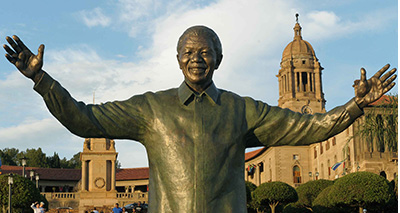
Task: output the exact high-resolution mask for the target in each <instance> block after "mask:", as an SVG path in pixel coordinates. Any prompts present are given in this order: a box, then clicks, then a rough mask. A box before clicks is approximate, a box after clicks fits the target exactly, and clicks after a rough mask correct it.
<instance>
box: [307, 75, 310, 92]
mask: <svg viewBox="0 0 400 213" xmlns="http://www.w3.org/2000/svg"><path fill="white" fill-rule="evenodd" d="M310 75H311V73H307V82H308V85H307V86H308V87H307V91H309V92H311V76H310Z"/></svg>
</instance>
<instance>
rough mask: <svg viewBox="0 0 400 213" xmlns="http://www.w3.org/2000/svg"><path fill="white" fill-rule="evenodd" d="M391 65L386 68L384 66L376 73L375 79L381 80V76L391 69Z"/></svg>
mask: <svg viewBox="0 0 400 213" xmlns="http://www.w3.org/2000/svg"><path fill="white" fill-rule="evenodd" d="M389 67H390V64H386V65H385V66H383V67H382V68H381V69H380V70H379V71H378V72H376V73H375V75H374V77H375V78H380V77H381V75H382V74H383V73H384V72H386V70H387V69H389Z"/></svg>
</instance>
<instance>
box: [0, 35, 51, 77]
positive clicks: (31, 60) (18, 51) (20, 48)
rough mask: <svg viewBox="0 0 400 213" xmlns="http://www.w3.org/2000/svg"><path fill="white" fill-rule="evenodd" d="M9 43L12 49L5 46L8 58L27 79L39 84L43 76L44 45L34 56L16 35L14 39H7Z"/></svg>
mask: <svg viewBox="0 0 400 213" xmlns="http://www.w3.org/2000/svg"><path fill="white" fill-rule="evenodd" d="M6 40H7V42H8V43H9V44H10V46H11V47H12V48H10V47H9V46H8V45H6V44H4V45H3V48H4V49H5V50H6V52H7V53H6V58H7V59H8V61H10V62H11V63H12V64H14V65H15V67H17V69H18V70H19V71H20V72H21V73H22V74H23V75H24V76H26V77H28V78H30V79H32V80H33V81H34V82H37V81H38V80H39V79H40V77H41V76H42V73H43V70H42V66H43V54H44V45H43V44H42V45H40V46H39V49H38V54H37V55H35V54H33V53H32V52H31V51H30V50H29V49H28V48H27V47H26V46H25V44H24V43H23V42H22V41H21V40H20V39H19V38H18V36H16V35H14V36H13V38H10V37H8V36H7V37H6Z"/></svg>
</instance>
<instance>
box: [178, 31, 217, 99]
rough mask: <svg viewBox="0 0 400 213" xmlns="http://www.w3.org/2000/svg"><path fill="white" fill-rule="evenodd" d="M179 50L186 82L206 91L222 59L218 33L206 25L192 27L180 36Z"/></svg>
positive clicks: (199, 90) (197, 90) (179, 59)
mask: <svg viewBox="0 0 400 213" xmlns="http://www.w3.org/2000/svg"><path fill="white" fill-rule="evenodd" d="M177 51H178V54H177V59H178V63H179V68H180V69H181V70H182V72H183V75H184V76H185V82H186V84H188V85H189V87H191V88H192V89H193V90H195V91H196V92H199V93H200V92H202V91H204V90H205V89H206V88H207V87H208V86H209V85H210V84H211V82H212V76H213V74H214V70H216V69H218V67H219V65H220V63H221V60H222V47H221V42H220V40H219V38H218V36H217V34H216V33H215V32H214V31H213V30H211V29H210V28H208V27H205V26H194V27H190V28H189V29H187V30H186V31H185V32H184V33H183V34H182V36H181V37H180V38H179V41H178V45H177Z"/></svg>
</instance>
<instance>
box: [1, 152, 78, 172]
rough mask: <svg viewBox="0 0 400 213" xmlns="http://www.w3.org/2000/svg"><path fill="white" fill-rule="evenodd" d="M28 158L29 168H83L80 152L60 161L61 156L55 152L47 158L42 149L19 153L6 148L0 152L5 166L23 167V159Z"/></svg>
mask: <svg viewBox="0 0 400 213" xmlns="http://www.w3.org/2000/svg"><path fill="white" fill-rule="evenodd" d="M22 157H26V158H28V159H27V160H26V161H27V166H29V167H42V168H66V169H78V168H81V161H80V152H78V153H76V154H75V155H74V156H73V157H72V158H71V159H70V160H67V158H65V157H64V158H63V159H60V157H59V155H58V154H57V153H56V152H54V154H53V156H46V154H45V153H43V151H42V149H41V148H38V149H26V151H19V150H18V149H15V148H4V149H3V150H0V158H1V162H2V164H3V165H10V166H21V158H22Z"/></svg>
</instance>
